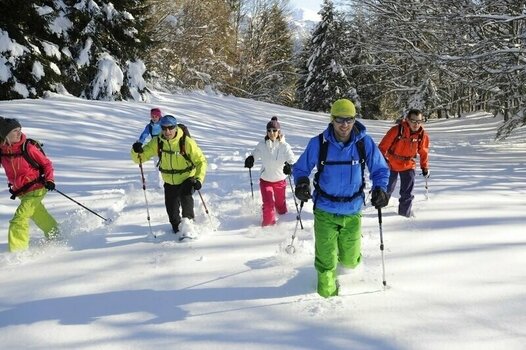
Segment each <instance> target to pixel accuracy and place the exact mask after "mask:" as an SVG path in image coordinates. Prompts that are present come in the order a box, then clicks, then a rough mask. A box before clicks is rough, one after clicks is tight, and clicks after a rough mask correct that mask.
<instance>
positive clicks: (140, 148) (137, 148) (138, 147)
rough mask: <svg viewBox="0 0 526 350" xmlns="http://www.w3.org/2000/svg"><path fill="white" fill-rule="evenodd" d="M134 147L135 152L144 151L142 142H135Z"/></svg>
mask: <svg viewBox="0 0 526 350" xmlns="http://www.w3.org/2000/svg"><path fill="white" fill-rule="evenodd" d="M132 148H133V151H134V152H135V153H142V152H144V150H143V149H142V143H140V142H135V143H134V144H133V145H132Z"/></svg>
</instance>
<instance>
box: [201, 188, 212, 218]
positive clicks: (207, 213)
mask: <svg viewBox="0 0 526 350" xmlns="http://www.w3.org/2000/svg"><path fill="white" fill-rule="evenodd" d="M197 193H199V197H200V198H201V203H203V208H205V213H206V215H208V220H210V225H213V224H212V218H211V217H210V213H209V212H208V208H207V207H206V204H205V200H204V199H203V196H202V195H201V191H200V190H197Z"/></svg>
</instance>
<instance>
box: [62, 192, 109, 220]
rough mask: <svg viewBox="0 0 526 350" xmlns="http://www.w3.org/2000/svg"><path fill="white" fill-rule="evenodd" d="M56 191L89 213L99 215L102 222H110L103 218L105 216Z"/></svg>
mask: <svg viewBox="0 0 526 350" xmlns="http://www.w3.org/2000/svg"><path fill="white" fill-rule="evenodd" d="M55 191H56V192H58V193H60V194H61V195H63V196H64V197H66V198H67V199H69V200H70V201H72V202H74V203H76V204H78V205H80V206H81V207H82V208H84V209H86V210H87V211H89V212H90V213H92V214H95V215H97V216H98V217H99V218H101V219H102V220H104V221H109V220H108V219H106V218H105V217H103V216H101V215H99V214H97V213H96V212H94V211H93V210H91V209H90V208H88V207H86V206H85V205H83V204H81V203H79V202H77V201H76V200H74V199H73V198H71V197H70V196H68V195H67V194H65V193H63V192H61V191H60V190H57V189H56V188H55Z"/></svg>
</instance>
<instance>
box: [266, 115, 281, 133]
mask: <svg viewBox="0 0 526 350" xmlns="http://www.w3.org/2000/svg"><path fill="white" fill-rule="evenodd" d="M268 129H277V130H279V129H281V126H280V125H279V122H278V117H272V118H271V119H270V121H269V122H268V123H267V130H268Z"/></svg>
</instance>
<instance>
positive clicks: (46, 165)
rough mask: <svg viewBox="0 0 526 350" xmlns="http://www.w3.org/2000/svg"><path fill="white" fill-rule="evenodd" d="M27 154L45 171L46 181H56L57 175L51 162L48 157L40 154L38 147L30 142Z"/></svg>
mask: <svg viewBox="0 0 526 350" xmlns="http://www.w3.org/2000/svg"><path fill="white" fill-rule="evenodd" d="M27 152H28V154H29V157H30V158H31V159H34V160H35V161H36V162H37V163H38V164H39V165H40V166H41V167H42V169H43V170H44V179H45V180H46V181H55V174H54V169H53V164H52V163H51V160H49V158H48V157H47V156H46V155H44V154H43V153H42V152H40V151H39V150H38V149H37V148H36V146H34V145H32V144H31V143H29V142H28V143H27Z"/></svg>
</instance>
